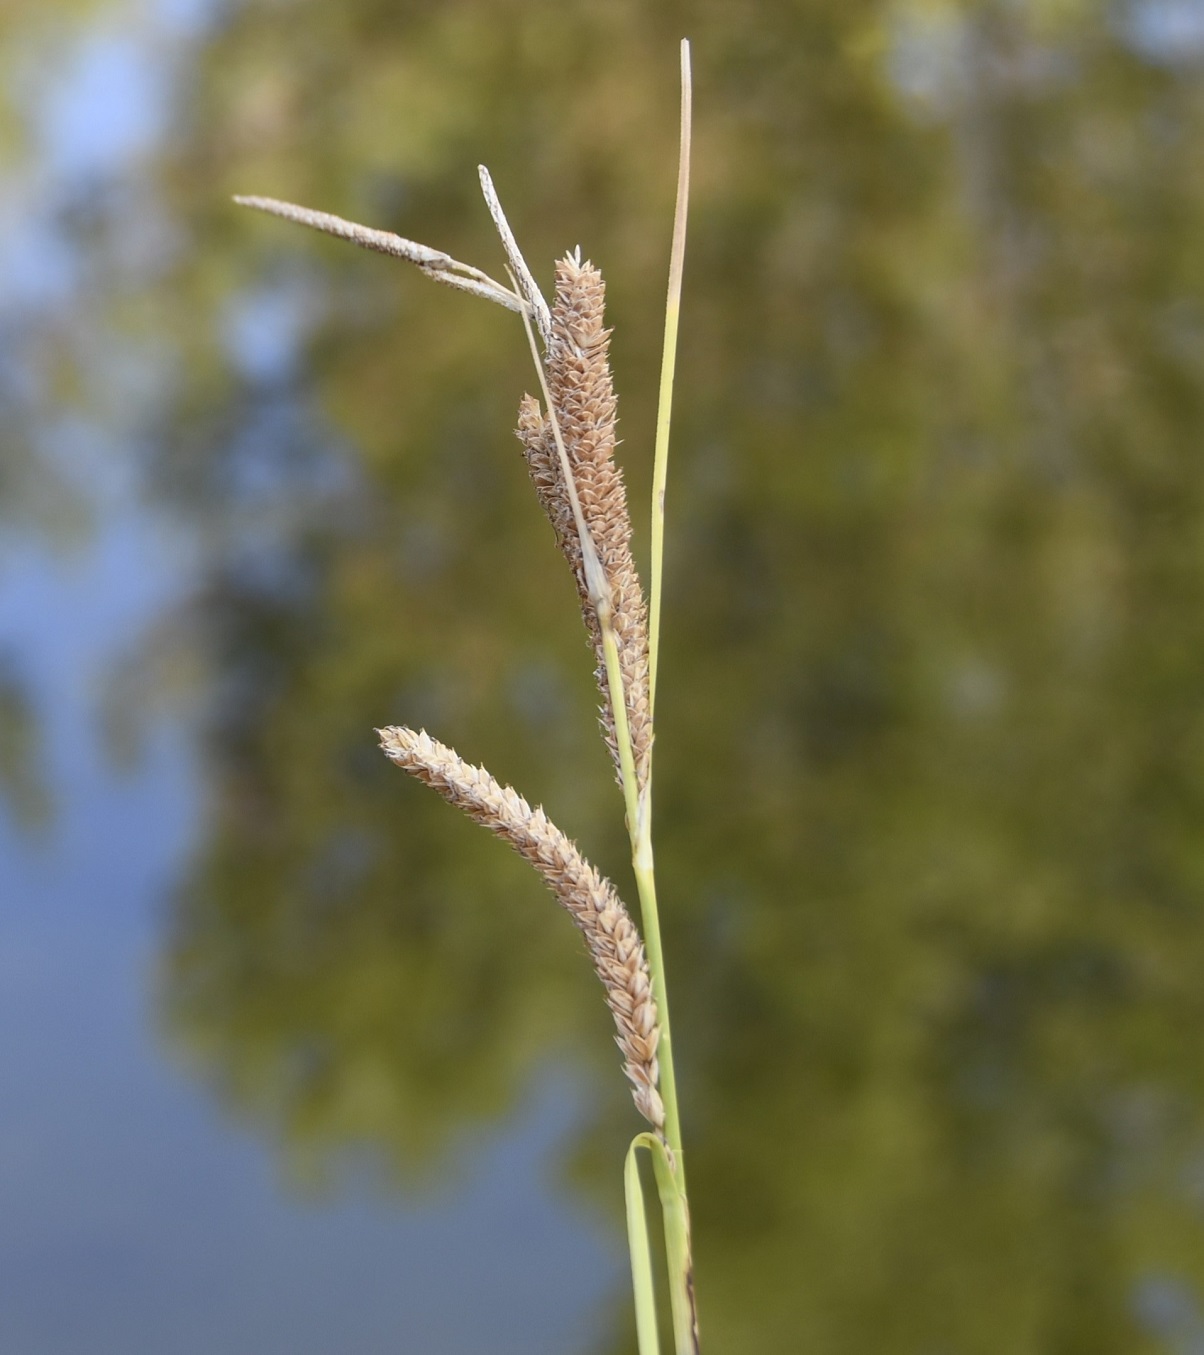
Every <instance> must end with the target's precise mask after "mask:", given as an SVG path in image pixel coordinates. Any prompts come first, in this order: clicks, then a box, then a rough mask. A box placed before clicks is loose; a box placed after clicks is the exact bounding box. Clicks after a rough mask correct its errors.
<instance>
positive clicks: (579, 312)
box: [518, 255, 652, 789]
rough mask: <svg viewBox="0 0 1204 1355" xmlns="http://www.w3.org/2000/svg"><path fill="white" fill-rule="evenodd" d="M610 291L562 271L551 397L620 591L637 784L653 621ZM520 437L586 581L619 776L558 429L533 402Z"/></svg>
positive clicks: (597, 278) (645, 747) (574, 263)
mask: <svg viewBox="0 0 1204 1355" xmlns="http://www.w3.org/2000/svg"><path fill="white" fill-rule="evenodd" d="M605 295H606V287H605V284H604V283H603V281H602V275H601V273H600V272H599V271H598V270H597V269H596V268H595V267H594V266H593V264H591V263H589V262H586V263H582V262H581V261H580V259H579V258H578V257H576V256H574V255H567V256H566V257H565V258H563V259H561V260H560V261H559V263H558V264H557V265H556V299H555V303H554V305H553V307H552V339H551V342H550V344H549V345H548V352H547V362H546V367H547V379H548V389H549V390H550V392H551V395H552V403H553V405H554V407H555V410H556V418H557V421H558V423H559V425H560V435H561V437H562V438H563V440H564V445H565V451H566V453H567V455H568V461H569V466H570V468H571V470H572V472H573V479H574V482H575V484H576V487H577V497H578V500H579V502H580V504H581V515H582V517H583V518H584V520H585V524H586V526H587V527H588V528H589V531H590V535H591V536H592V537H593V539H594V545H595V547H596V548H597V551H598V556H599V559H600V560H601V562H602V567H603V569H604V571H605V573H606V577H607V579H608V581H609V583H610V586H611V591H612V595H613V597H612V600H613V604H614V629H615V635H616V638H617V640H618V650H619V666H620V670H621V672H622V678H623V691H624V694H625V699H626V704H627V720H628V724H629V726H630V730H631V743H632V752H633V755H634V760H635V767H636V778H637V781H638V783H639V786H640V787H641V789H642V788H643V786H644V783H645V781H646V780H647V776H648V763H649V755H650V753H651V749H652V718H651V711H650V708H649V701H648V618H647V607H646V605H645V602H644V594H643V590H642V589H641V588H640V581H639V576H638V575H637V574H636V570H635V562H634V561H633V559H632V556H631V518H630V516H629V514H628V511H627V494H626V491H625V489H624V487H623V476H622V473H621V472H620V470H619V468H618V466H617V465H616V464H615V459H614V449H615V393H614V382H613V380H612V378H611V373H610V358H609V350H610V331H609V330H608V329H606V328H605V327H604V326H603V323H602V320H603V307H604V303H605ZM518 437H519V440H520V442H521V443H522V444H523V453H524V456H525V457H526V461H527V468H528V471H529V473H530V476H531V479H532V482H533V483H534V485H535V489H536V493H537V494H538V496H539V500H540V503H541V504H542V505H543V508H544V511H545V512H546V513H547V515H548V517H549V518H550V519H551V522H552V527H553V529H554V530H555V532H556V540H557V543H558V545H559V546H560V549H561V551H562V552H563V553H564V555H565V557H566V558H567V560H568V562H569V564H570V565H571V566H572V570H573V575H574V577H575V578H576V580H577V591H578V593H579V594H580V597H581V610H582V616H583V617H584V620H585V628H586V631H587V633H588V635H589V639H590V642H591V644H592V645H593V647H594V654H595V658H596V660H597V668H596V676H597V679H598V686H599V689H600V690H601V692H602V701H603V705H602V728H603V732H604V734H605V736H606V742H607V744H608V746H609V747H610V751H611V756H612V757H613V758H614V762H615V766H616V768H617V767H618V766H619V753H618V741H617V737H616V734H615V723H614V712H613V711H612V709H611V704H610V688H609V685H608V683H607V678H606V663H605V659H604V656H603V650H602V632H601V627H600V626H599V624H598V617H597V614H596V612H595V611H594V606H593V603H592V602H591V601H590V597H589V591H588V589H587V587H586V582H585V573H584V568H583V565H582V556H581V543H580V541H579V540H578V539H577V528H576V523H575V522H574V519H573V512H572V508H571V506H570V503H569V497H568V492H567V489H566V487H565V484H564V479H563V476H562V473H561V466H560V456H559V453H558V451H557V448H556V442H555V437H554V434H553V431H552V426H551V421H550V420H549V419H547V418H546V417H545V416H544V415H543V414H542V413H541V412H540V408H539V404H538V402H537V401H536V400H534V399H533V398H532V397H531V396H529V395H528V396H524V398H523V401H522V404H521V405H520V407H519V415H518Z"/></svg>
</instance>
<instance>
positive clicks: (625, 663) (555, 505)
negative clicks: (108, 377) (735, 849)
mask: <svg viewBox="0 0 1204 1355" xmlns="http://www.w3.org/2000/svg"><path fill="white" fill-rule="evenodd" d="M681 93H682V101H681V146H680V156H679V164H678V181H677V205H676V209H675V212H674V224H673V244H672V249H671V253H670V267H669V287H668V298H667V304H666V309H665V334H664V347H663V353H662V363H661V379H660V391H659V398H658V408H657V423H656V442H655V452H654V461H653V483H652V524H651V574H650V586H649V590H648V594H647V597H645V594H644V591H643V588H642V585H641V583H640V579H639V576H638V574H637V572H636V568H635V563H634V561H633V558H632V553H631V537H632V528H631V519H630V516H629V513H628V508H627V495H626V490H625V488H624V484H623V478H622V475H621V473H620V471H619V469H618V467H617V466H616V464H615V459H614V450H615V410H616V406H615V394H614V386H613V382H612V379H611V371H610V362H609V339H610V331H609V330H608V329H606V328H605V326H604V323H603V306H604V297H605V287H604V283H603V280H602V275H601V273H600V272H599V271H598V269H596V268H595V267H594V266H593V265H592V264H591V263H589V262H588V261H583V260H582V258H581V254H580V251H579V250H577V251H574V252H573V253H571V254H568V255H566V256H565V257H564V258H563V259H561V260H559V262H558V263H557V265H556V289H555V292H554V295H553V300H552V304H551V305H549V304H548V302H547V301H546V300H545V299H544V296H543V294H542V293H541V291H540V289H539V286H538V284H537V283H536V281H535V278H534V276H533V275H532V273H531V270H530V269H529V268H528V266H527V263H526V261H525V260H524V258H523V256H522V253H521V251H520V249H519V247H518V244H517V242H516V240H515V238H514V235H513V233H512V231H511V229H510V226H509V223H508V222H507V220H506V216H505V213H504V212H503V211H502V207H501V203H500V201H499V199H498V195H497V192H496V190H495V189H494V186H493V181H492V179H491V178H490V175H489V172H488V170H487V169H485V167H484V166H481V168H480V178H481V188H482V192H483V194H484V197H485V202H486V205H487V206H488V208H489V212H490V215H491V216H492V218H493V221H494V224H495V225H496V227H497V230H498V234H499V236H500V238H501V241H502V245H503V247H504V249H505V252H506V256H507V260H508V268H507V272H508V275H509V279H510V281H509V285H507V284H505V283H502V282H499V281H497V280H496V279H494V278H492V277H490V276H489V275H488V274H486V273H484V272H482V271H481V270H480V269H477V268H474V267H471V266H470V265H467V264H462V263H460V262H458V261H457V260H455V259H453V258H452V257H451V256H450V255H448V254H445V253H443V252H442V251H440V250H437V249H431V248H430V247H429V246H426V245H420V244H417V243H416V242H414V241H412V240H406V239H404V238H403V237H401V236H398V235H394V234H392V233H391V232H387V231H378V230H373V229H371V228H369V227H367V226H361V225H358V224H356V223H354V222H350V221H345V220H343V219H342V218H340V217H336V216H331V215H329V214H328V213H325V212H316V211H312V210H311V209H309V208H305V207H298V206H296V205H294V204H292V203H286V202H280V201H278V200H276V199H274V198H263V197H239V198H236V199H235V201H236V202H238V203H240V204H242V205H243V206H247V207H253V208H257V209H259V210H261V211H264V212H269V213H271V214H273V215H275V216H280V217H284V218H286V219H287V220H290V221H295V222H298V223H299V224H301V225H305V226H310V227H312V228H314V229H316V230H320V231H324V232H325V233H326V234H328V235H334V236H337V237H339V238H341V239H345V240H349V241H351V242H352V243H354V244H357V245H361V246H363V247H364V248H367V249H373V250H376V251H378V252H380V253H383V254H389V255H392V256H394V257H397V258H402V259H405V260H407V261H409V262H410V263H413V264H415V265H416V266H417V267H418V268H420V269H421V270H422V271H423V272H424V273H426V274H427V275H428V276H430V277H432V278H434V279H436V280H437V281H440V282H443V283H446V284H448V285H450V286H453V287H458V288H460V289H461V290H464V291H468V292H471V293H473V294H474V295H476V296H480V297H482V298H484V299H486V300H490V301H494V302H496V303H498V304H499V305H502V306H505V307H507V308H508V309H510V310H512V311H516V312H517V313H518V314H519V315H520V316H521V317H522V321H523V324H524V327H525V329H526V333H527V340H528V343H529V345H530V349H531V353H532V357H533V359H534V364H535V369H536V373H537V376H538V384H539V391H540V397H541V398H537V397H535V396H531V395H526V396H524V397H523V400H522V402H521V404H520V407H519V413H518V430H517V431H518V438H519V441H520V443H521V444H522V450H523V456H524V458H525V460H526V464H527V469H528V472H529V474H530V478H531V481H532V483H533V485H534V488H535V492H536V495H537V497H538V499H539V502H540V504H541V506H542V507H543V509H544V512H545V513H546V514H547V516H548V519H549V521H550V522H551V524H552V528H553V531H554V532H555V535H556V541H557V544H558V546H559V548H560V551H561V553H562V554H563V555H564V557H565V560H566V561H567V563H568V565H569V568H570V570H571V572H572V574H573V577H574V580H575V581H576V585H577V591H578V595H579V598H580V603H581V614H582V618H583V620H584V623H585V629H586V633H587V636H588V638H589V641H590V644H591V646H592V648H593V651H594V657H595V675H596V678H597V682H598V686H599V690H600V692H601V696H602V706H601V711H600V717H601V725H602V734H603V738H604V740H605V742H606V745H607V747H608V748H609V750H610V755H611V758H612V760H613V762H614V766H615V771H616V775H617V779H618V782H619V785H620V786H621V788H622V791H623V799H624V805H625V810H626V814H625V817H626V824H627V830H628V835H629V837H630V841H631V853H632V866H633V872H634V876H635V882H636V889H637V892H638V894H639V901H640V918H641V922H642V932H641V928H640V927H638V926H637V924H636V922H635V921H634V919H633V918H632V916H631V915H630V913H629V912H628V911H627V908H626V907H625V906H624V904H623V902H622V900H621V898H620V897H619V894H618V891H617V890H616V889H615V887H614V885H612V884H611V883H610V881H608V880H606V879H604V878H603V877H602V876H601V875H600V874H599V873H598V872H597V871H596V870H595V869H594V867H593V866H591V865H590V863H589V862H588V861H587V860H586V859H585V858H584V857H583V856H582V855H581V853H580V852H579V851H578V850H577V847H576V846H575V845H574V844H573V843H572V842H571V841H570V840H569V839H568V838H567V837H566V836H565V834H564V833H562V832H561V831H560V829H558V828H557V827H556V826H555V824H553V823H552V822H551V820H550V819H548V817H547V816H546V815H545V814H544V812H543V810H542V809H541V808H536V809H532V808H531V806H530V805H529V804H528V803H527V801H526V800H524V799H523V797H522V796H521V795H519V794H518V793H517V792H516V791H514V790H513V789H511V788H510V787H508V786H503V785H501V784H500V783H499V782H498V781H496V780H495V779H494V777H492V776H491V775H490V774H489V772H487V771H486V770H485V769H484V768H483V767H478V766H474V765H472V764H471V763H468V762H466V761H465V760H464V759H463V758H461V757H460V755H459V754H458V753H457V752H456V751H455V750H454V749H452V748H449V747H447V746H446V745H445V744H442V743H440V742H438V740H436V739H434V738H432V737H431V736H430V735H429V734H427V733H426V732H425V731H424V730H417V731H416V730H413V729H410V728H407V727H405V726H393V727H389V728H386V729H380V730H377V734H378V736H379V738H380V744H381V748H382V750H383V751H384V753H385V755H386V756H387V757H388V758H390V759H391V760H392V761H393V762H395V763H396V764H397V765H398V766H399V767H401V768H403V769H404V770H405V771H407V772H409V773H410V774H411V775H412V776H414V777H416V778H417V779H418V780H419V781H422V782H423V783H424V784H426V785H428V786H430V787H431V789H433V790H434V791H436V792H437V793H438V794H439V795H441V796H442V797H443V798H444V799H445V800H447V801H448V802H449V803H451V804H453V805H455V806H457V807H458V808H459V809H461V810H462V811H463V812H464V813H465V814H467V815H468V817H469V818H471V819H473V820H475V821H476V822H477V823H480V824H482V825H483V826H484V827H486V828H488V829H489V830H490V831H491V832H493V833H494V834H496V835H497V836H498V837H500V838H502V839H504V840H505V841H506V842H508V843H509V844H510V845H511V846H512V847H513V848H514V849H515V850H516V851H517V852H518V853H519V854H520V855H521V856H523V857H524V858H525V859H526V860H527V861H529V862H530V863H531V865H532V866H533V867H534V868H535V870H536V872H537V873H538V874H539V875H540V877H541V878H542V879H543V881H544V883H545V884H546V885H547V886H548V888H549V889H550V890H551V891H552V893H553V895H554V896H555V897H556V899H557V900H558V901H559V902H560V904H561V905H562V906H563V907H564V908H565V909H566V910H567V912H568V913H569V915H570V916H571V918H572V920H573V922H574V923H575V924H576V926H577V927H578V929H579V930H580V931H581V933H582V935H583V936H584V938H585V941H586V946H587V949H588V951H589V954H590V958H591V961H592V963H593V966H594V970H595V972H596V973H597V975H598V978H599V979H600V980H601V982H602V986H603V990H604V992H605V995H606V1001H607V1004H608V1006H609V1008H610V1011H611V1015H612V1017H613V1019H614V1024H615V1030H616V1042H617V1043H618V1046H619V1049H620V1051H621V1052H622V1055H623V1061H624V1064H623V1067H624V1072H625V1073H626V1075H627V1078H628V1080H629V1082H630V1084H631V1093H632V1099H633V1100H634V1102H635V1107H636V1110H637V1111H638V1112H639V1113H640V1115H642V1116H643V1118H644V1119H645V1121H646V1122H647V1124H648V1128H647V1129H645V1130H643V1131H642V1132H641V1133H638V1134H636V1135H635V1137H634V1138H633V1139H632V1142H631V1146H630V1148H629V1149H628V1152H627V1158H626V1162H625V1166H624V1197H625V1202H626V1209H627V1233H628V1245H629V1250H630V1254H631V1271H632V1282H633V1291H634V1302H635V1319H636V1333H637V1338H638V1342H639V1350H640V1355H660V1346H659V1335H658V1323H657V1308H656V1294H655V1288H654V1282H653V1267H652V1252H651V1243H650V1239H649V1233H648V1226H647V1211H646V1208H645V1201H644V1196H643V1185H642V1182H641V1178H640V1173H639V1160H638V1156H639V1153H640V1151H646V1152H647V1153H648V1154H649V1155H650V1157H651V1161H652V1168H653V1175H654V1179H655V1181H656V1187H657V1196H658V1199H659V1203H660V1210H661V1216H662V1220H663V1227H664V1246H665V1260H666V1273H667V1277H668V1290H669V1301H670V1311H671V1316H672V1328H673V1342H674V1352H675V1355H699V1339H698V1315H697V1306H696V1301H695V1294H694V1267H693V1259H692V1252H691V1242H690V1210H689V1200H688V1196H687V1194H686V1168H685V1157H684V1154H683V1151H682V1137H681V1119H680V1114H679V1110H678V1099H677V1082H676V1077H675V1071H674V1063H673V1037H672V1032H671V1027H670V1023H669V998H668V992H667V987H666V982H665V961H664V953H663V949H662V946H661V935H660V923H659V919H658V914H657V896H656V870H655V862H654V856H653V849H652V767H653V733H654V715H655V710H656V679H657V656H658V652H659V648H660V622H661V589H662V578H663V574H664V519H665V487H666V476H667V468H668V454H669V431H670V421H671V413H672V403H673V376H674V365H675V357H676V352H677V330H678V315H679V311H680V302H681V284H682V266H683V261H684V257H685V226H686V211H687V203H688V197H689V182H690V107H691V93H690V51H689V44H688V43H687V42H683V43H682V45H681Z"/></svg>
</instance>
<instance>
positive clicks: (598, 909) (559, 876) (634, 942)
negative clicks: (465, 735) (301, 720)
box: [376, 726, 665, 1130]
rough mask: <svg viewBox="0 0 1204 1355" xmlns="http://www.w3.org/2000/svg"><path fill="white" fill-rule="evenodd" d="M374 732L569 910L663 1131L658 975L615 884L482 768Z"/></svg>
mask: <svg viewBox="0 0 1204 1355" xmlns="http://www.w3.org/2000/svg"><path fill="white" fill-rule="evenodd" d="M376 732H377V734H378V735H379V736H380V744H381V747H382V748H383V749H384V752H385V755H386V756H387V757H389V758H391V759H392V761H394V762H395V763H397V765H398V766H399V767H402V768H404V769H405V770H406V771H407V772H409V773H410V774H411V775H412V776H415V777H417V778H418V780H419V781H421V782H423V783H424V784H425V785H428V786H430V787H431V788H432V790H435V791H437V792H438V793H439V794H440V795H441V796H442V797H443V798H444V799H445V800H446V801H447V802H448V803H449V804H453V805H456V806H457V808H459V809H461V810H463V811H464V813H466V814H467V815H468V817H469V818H470V819H473V820H475V821H476V822H477V823H480V824H484V826H485V827H486V828H488V829H489V830H490V831H491V832H493V833H496V834H497V836H498V837H500V838H503V839H504V840H505V841H506V842H508V843H509V844H510V845H511V846H512V847H513V848H514V849H515V851H517V852H518V854H519V855H520V856H522V857H524V858H525V859H526V860H528V861H529V862H530V863H531V864H532V865H533V866H534V867H535V869H536V871H537V872H538V873H539V875H540V877H541V878H542V879H543V881H544V883H545V884H546V885H547V886H548V888H549V889H550V890H551V891H552V893H553V894H554V895H555V896H556V898H557V899H558V900H559V902H560V904H561V905H562V906H563V907H564V908H565V909H566V910H567V911H568V913H569V915H570V916H571V917H572V919H573V921H574V922H575V923H576V924H577V927H578V929H579V930H580V932H581V934H582V935H583V936H584V937H585V941H586V945H587V946H588V948H589V953H590V959H591V960H592V961H593V965H594V969H595V971H596V972H597V974H598V977H599V978H600V979H601V980H602V986H603V987H604V988H605V990H606V1002H607V1005H608V1006H609V1007H610V1011H611V1015H612V1016H613V1017H614V1023H615V1030H616V1032H617V1034H616V1036H615V1041H616V1043H617V1044H618V1046H619V1048H620V1049H621V1050H622V1051H623V1058H624V1071H625V1072H626V1074H627V1076H628V1078H629V1079H630V1081H631V1094H632V1097H633V1099H634V1100H635V1105H636V1109H637V1110H638V1111H639V1112H640V1114H641V1115H643V1117H644V1118H645V1119H646V1120H648V1121H649V1123H650V1124H652V1125H653V1127H654V1128H656V1129H658V1130H660V1129H662V1128H663V1127H664V1123H665V1108H664V1105H663V1104H662V1102H661V1098H660V1093H659V1092H658V1091H657V1089H656V1083H657V1077H658V1068H657V1061H656V1047H657V1043H658V1041H659V1039H660V1027H659V1026H658V1025H657V1018H656V1002H655V1001H654V999H653V996H652V980H651V978H650V977H649V974H648V964H647V961H646V960H645V958H644V945H643V942H642V941H641V940H640V934H639V930H638V929H637V927H636V925H635V923H634V922H633V921H632V918H631V915H630V914H629V913H628V911H627V909H626V908H625V907H624V906H623V902H622V900H621V899H620V898H619V896H618V893H617V892H616V891H615V887H614V885H612V884H611V883H610V881H609V880H606V879H604V878H603V877H602V876H601V875H599V874H598V872H597V871H596V870H595V869H594V868H593V866H591V865H590V864H589V862H588V861H586V859H585V858H584V857H583V856H582V855H581V853H580V852H579V851H578V850H577V847H576V845H575V844H574V843H573V842H571V841H570V840H569V838H567V837H566V836H565V835H564V833H562V832H561V831H560V829H559V828H557V827H556V825H555V824H553V823H552V822H550V820H549V819H548V817H547V815H546V814H545V813H544V812H543V810H542V809H532V808H531V806H530V805H529V804H528V803H527V802H526V800H524V799H523V797H522V796H521V795H519V794H518V792H517V791H515V790H512V789H511V788H510V787H509V786H503V785H501V784H500V783H499V782H498V781H496V780H495V779H494V778H493V777H492V776H490V774H489V773H488V772H487V771H485V769H484V768H483V767H475V766H473V765H472V764H471V763H469V762H465V761H464V759H463V758H462V757H460V755H459V754H458V753H457V752H456V751H455V750H454V749H452V748H448V747H447V745H446V744H442V743H440V742H439V741H438V740H437V739H432V738H431V737H430V735H429V734H427V733H425V731H419V732H415V731H414V730H412V729H407V728H405V727H404V726H396V727H392V728H389V729H378V730H377V731H376Z"/></svg>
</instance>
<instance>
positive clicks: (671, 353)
mask: <svg viewBox="0 0 1204 1355" xmlns="http://www.w3.org/2000/svg"><path fill="white" fill-rule="evenodd" d="M692 95H693V81H692V78H691V75H690V44H689V42H688V41H686V40H685V39H684V38H683V39H682V44H681V142H680V147H679V151H678V160H677V205H676V206H675V208H674V211H673V246H672V248H671V250H670V251H669V290H668V295H667V297H666V299H665V341H664V347H663V348H662V350H661V382H660V393H659V395H658V397H657V408H656V450H655V453H654V455H653V460H652V570H651V574H650V577H649V588H648V704H649V706H650V707H651V709H652V711H653V713H654V714H655V711H656V670H657V659H658V656H659V654H660V633H661V580H662V578H663V576H664V565H665V486H666V484H667V482H668V477H669V426H670V423H671V421H672V417H673V377H674V373H675V371H676V367H677V329H678V321H679V319H680V316H681V283H682V274H683V272H684V269H685V261H686V214H687V212H688V210H689V205H690V127H691V120H692V119H691V106H692V102H693V98H692Z"/></svg>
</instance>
